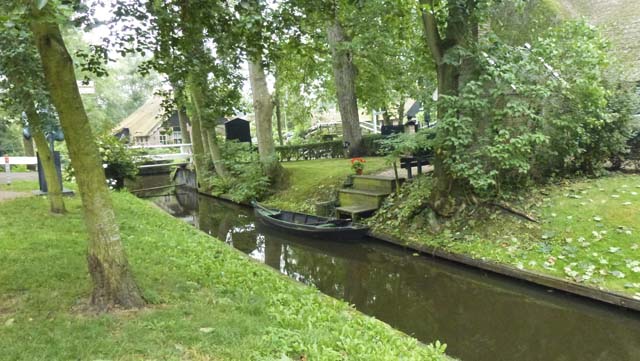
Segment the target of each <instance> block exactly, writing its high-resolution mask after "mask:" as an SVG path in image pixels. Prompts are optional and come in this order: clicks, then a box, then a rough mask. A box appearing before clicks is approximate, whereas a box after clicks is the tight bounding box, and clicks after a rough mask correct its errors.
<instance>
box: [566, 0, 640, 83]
mask: <svg viewBox="0 0 640 361" xmlns="http://www.w3.org/2000/svg"><path fill="white" fill-rule="evenodd" d="M557 2H558V3H559V4H560V5H561V6H562V7H563V8H564V10H565V11H566V13H567V14H569V15H570V16H571V17H580V16H585V17H586V18H587V21H588V22H589V23H590V24H592V25H595V26H598V27H601V28H602V29H603V33H604V35H605V36H606V37H607V38H608V39H609V40H610V41H611V42H612V44H613V48H614V52H615V54H616V55H617V57H618V59H619V60H620V62H621V63H622V65H623V67H624V69H623V74H624V76H625V77H626V78H627V80H629V81H640V1H638V0H557Z"/></svg>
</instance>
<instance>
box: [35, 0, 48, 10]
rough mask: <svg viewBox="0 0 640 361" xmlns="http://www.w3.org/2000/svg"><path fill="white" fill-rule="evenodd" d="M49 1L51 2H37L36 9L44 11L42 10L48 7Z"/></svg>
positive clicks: (43, 0)
mask: <svg viewBox="0 0 640 361" xmlns="http://www.w3.org/2000/svg"><path fill="white" fill-rule="evenodd" d="M48 1H49V0H36V7H37V8H38V10H42V8H44V7H45V6H47V2H48Z"/></svg>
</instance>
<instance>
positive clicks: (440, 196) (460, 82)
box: [420, 0, 478, 217]
mask: <svg viewBox="0 0 640 361" xmlns="http://www.w3.org/2000/svg"><path fill="white" fill-rule="evenodd" d="M420 2H421V4H423V5H429V6H433V3H432V1H431V0H420ZM448 6H449V8H448V9H449V15H448V20H449V21H448V23H447V26H446V29H444V33H445V35H446V39H443V37H442V36H441V35H440V31H439V29H438V26H437V20H436V18H435V16H434V14H433V12H431V11H429V10H423V11H422V24H423V30H424V38H425V41H426V44H427V46H428V48H429V50H430V52H431V56H432V58H433V60H434V62H435V64H436V70H437V76H438V95H439V96H442V95H449V96H457V95H458V94H459V91H460V90H461V89H462V88H463V87H464V86H465V85H466V84H467V83H468V82H469V81H471V80H473V79H474V78H475V77H476V75H477V74H476V67H475V63H474V61H473V59H472V58H471V57H468V58H466V59H463V61H462V62H461V63H460V64H451V63H449V62H446V61H445V59H447V58H449V57H452V58H455V57H456V56H457V55H456V53H455V52H457V47H459V46H462V47H467V48H473V46H474V45H475V44H474V42H475V43H477V39H478V22H477V20H475V19H473V18H472V17H471V15H469V14H470V13H472V12H473V11H475V8H476V6H477V4H476V2H475V1H474V0H466V4H458V3H453V2H452V3H449V5H448ZM468 45H471V47H468ZM449 52H452V53H453V54H452V55H451V56H449V55H448V53H449ZM437 111H438V121H440V120H442V118H443V115H444V109H443V108H442V105H441V103H440V102H438V109H437ZM437 136H438V138H439V139H447V138H449V137H451V136H456V135H455V134H448V133H447V130H446V128H442V129H440V130H439V131H438V134H437ZM439 143H441V142H439ZM449 156H450V155H449V154H447V152H446V150H445V149H442V148H436V149H434V160H433V166H434V172H433V177H434V184H433V188H432V190H431V195H430V202H429V203H430V206H431V208H432V209H433V210H434V211H435V212H436V213H437V214H439V215H441V216H445V217H448V216H451V215H453V214H454V213H455V212H456V211H457V210H458V209H460V208H461V206H463V205H464V203H465V196H466V195H467V193H468V190H469V185H468V184H467V183H465V182H462V181H461V180H458V179H456V178H455V177H454V176H453V174H451V171H450V170H449V168H448V167H447V166H446V159H447V157H449Z"/></svg>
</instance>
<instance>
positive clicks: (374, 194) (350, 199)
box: [338, 188, 389, 208]
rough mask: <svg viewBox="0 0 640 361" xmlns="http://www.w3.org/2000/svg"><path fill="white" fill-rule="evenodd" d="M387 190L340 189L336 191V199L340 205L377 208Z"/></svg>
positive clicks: (387, 193)
mask: <svg viewBox="0 0 640 361" xmlns="http://www.w3.org/2000/svg"><path fill="white" fill-rule="evenodd" d="M388 195H389V192H380V191H365V190H359V189H350V188H347V189H341V190H339V191H338V201H339V202H340V206H341V207H349V206H361V207H375V208H379V207H380V205H381V204H382V201H383V200H384V198H385V197H386V196H388Z"/></svg>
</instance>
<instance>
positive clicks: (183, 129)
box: [177, 106, 191, 144]
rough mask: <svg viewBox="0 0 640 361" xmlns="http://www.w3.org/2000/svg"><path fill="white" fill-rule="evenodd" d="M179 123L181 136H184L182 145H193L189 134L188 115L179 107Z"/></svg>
mask: <svg viewBox="0 0 640 361" xmlns="http://www.w3.org/2000/svg"><path fill="white" fill-rule="evenodd" d="M177 112H178V123H180V134H181V135H182V137H181V138H182V144H189V143H191V134H189V126H188V125H187V114H185V112H184V111H183V110H182V107H181V106H178V110H177Z"/></svg>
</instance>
